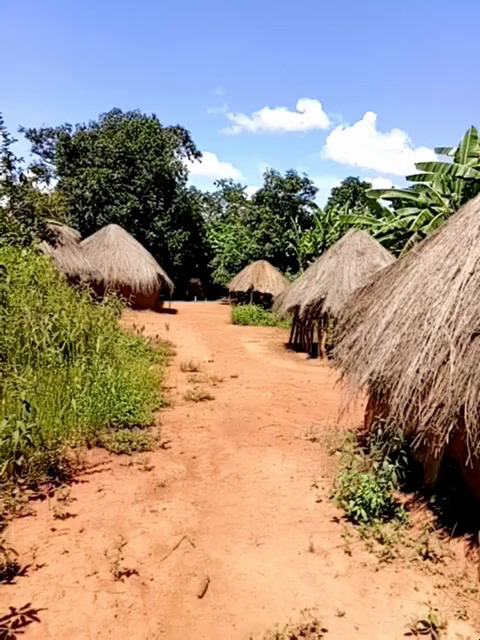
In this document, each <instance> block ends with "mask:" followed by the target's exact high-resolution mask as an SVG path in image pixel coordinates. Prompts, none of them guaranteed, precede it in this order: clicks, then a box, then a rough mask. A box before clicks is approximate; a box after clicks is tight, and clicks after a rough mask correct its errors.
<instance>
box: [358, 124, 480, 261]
mask: <svg viewBox="0 0 480 640" xmlns="http://www.w3.org/2000/svg"><path fill="white" fill-rule="evenodd" d="M435 153H437V154H438V155H443V156H445V157H446V158H447V160H446V161H444V162H443V161H440V160H438V161H433V162H419V163H417V164H416V165H415V166H416V168H417V169H418V171H419V173H415V174H413V175H409V176H407V177H406V179H407V180H408V181H409V182H410V183H412V184H411V185H410V186H409V187H407V188H404V189H370V190H369V191H367V195H368V197H369V198H373V199H375V200H377V201H378V200H380V201H387V202H389V203H390V205H389V206H388V207H384V208H383V211H382V213H381V215H380V216H375V215H372V214H371V213H370V212H366V213H365V214H361V215H349V216H347V217H346V220H347V221H348V222H349V223H350V224H353V225H354V226H360V227H362V228H364V229H366V230H368V231H369V232H370V233H372V235H374V236H375V237H377V239H379V240H380V241H381V242H382V243H383V244H384V245H385V246H387V247H388V248H390V249H391V250H392V251H394V252H395V253H404V252H406V251H408V250H409V249H410V248H411V247H412V246H413V245H414V244H416V243H417V242H419V241H420V240H422V239H423V238H425V237H427V236H428V235H430V233H432V232H433V231H435V230H436V229H438V228H439V227H440V226H441V225H442V224H443V223H444V222H445V221H446V220H447V219H448V218H449V217H450V216H451V215H452V214H453V213H455V211H457V209H458V208H459V207H460V206H461V205H462V204H464V203H465V202H467V201H468V200H470V198H472V197H473V196H475V195H477V194H478V193H480V141H479V137H478V131H477V129H476V128H475V127H471V128H470V129H469V130H468V131H467V132H466V133H465V135H464V136H463V138H462V140H461V142H460V144H459V145H458V147H437V148H436V149H435Z"/></svg>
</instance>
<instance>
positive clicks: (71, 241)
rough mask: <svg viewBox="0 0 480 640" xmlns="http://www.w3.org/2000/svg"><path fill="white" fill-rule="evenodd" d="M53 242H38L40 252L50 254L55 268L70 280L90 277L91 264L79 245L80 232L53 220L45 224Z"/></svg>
mask: <svg viewBox="0 0 480 640" xmlns="http://www.w3.org/2000/svg"><path fill="white" fill-rule="evenodd" d="M47 227H48V230H49V231H50V232H51V233H52V235H53V236H54V240H55V243H54V244H52V243H50V242H46V241H43V242H41V243H40V244H39V249H40V251H41V252H42V253H44V254H45V255H47V256H50V257H51V258H52V259H53V261H54V262H55V264H56V266H57V268H58V269H59V270H60V271H61V272H62V273H63V274H64V275H65V276H66V277H67V278H68V279H69V280H70V281H81V280H87V279H89V278H90V277H91V274H92V266H91V265H90V263H89V262H88V260H87V259H86V257H85V256H84V254H83V251H82V249H81V247H80V239H81V236H80V233H79V232H78V231H77V230H76V229H72V228H71V227H68V226H67V225H65V224H61V223H60V222H54V221H53V220H52V221H50V222H49V223H48V224H47Z"/></svg>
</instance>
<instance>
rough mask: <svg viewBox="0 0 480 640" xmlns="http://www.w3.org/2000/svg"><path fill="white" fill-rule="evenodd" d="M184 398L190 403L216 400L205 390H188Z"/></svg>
mask: <svg viewBox="0 0 480 640" xmlns="http://www.w3.org/2000/svg"><path fill="white" fill-rule="evenodd" d="M183 398H184V400H187V401H188V402H205V401H206V400H214V399H215V396H212V394H211V393H209V392H208V391H205V389H187V390H186V391H185V393H184V394H183Z"/></svg>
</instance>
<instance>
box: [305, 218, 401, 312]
mask: <svg viewBox="0 0 480 640" xmlns="http://www.w3.org/2000/svg"><path fill="white" fill-rule="evenodd" d="M317 262H318V264H317V266H316V269H315V270H314V271H313V273H312V275H311V278H310V281H309V288H308V290H306V291H305V296H304V298H303V299H302V300H301V304H300V317H306V318H315V317H318V316H319V315H320V314H321V313H328V314H329V315H332V316H333V317H336V316H337V315H338V314H339V312H340V310H341V309H342V307H343V305H344V304H345V302H346V301H347V299H348V297H349V296H350V295H351V294H352V293H353V292H354V291H355V289H358V287H360V286H362V285H364V284H365V283H366V282H367V281H368V280H369V279H370V278H371V277H372V276H373V275H374V274H376V273H377V272H378V271H380V270H381V269H384V268H385V267H387V266H388V265H389V264H392V263H393V262H395V258H394V257H393V256H392V254H391V253H389V252H388V251H387V250H386V249H385V248H384V247H382V245H381V244H380V243H379V242H377V241H376V240H374V238H372V237H371V236H370V235H369V234H368V233H367V232H366V231H360V230H358V229H354V230H351V231H348V232H347V233H346V234H345V235H344V236H343V237H342V238H341V239H340V240H339V241H338V242H336V243H335V244H334V245H333V246H332V247H330V249H328V251H326V252H325V253H324V254H323V255H321V256H320V258H319V259H318V261H317Z"/></svg>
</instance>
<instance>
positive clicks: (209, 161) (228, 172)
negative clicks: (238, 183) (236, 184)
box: [186, 151, 243, 180]
mask: <svg viewBox="0 0 480 640" xmlns="http://www.w3.org/2000/svg"><path fill="white" fill-rule="evenodd" d="M186 165H187V169H188V171H189V173H190V175H192V176H203V177H205V178H213V179H221V178H227V179H228V178H231V179H232V180H243V175H242V172H241V171H240V170H239V169H237V168H236V167H234V166H233V164H230V162H222V161H220V160H219V159H218V158H217V156H216V154H215V153H211V152H210V151H203V152H202V158H201V159H200V160H187V162H186Z"/></svg>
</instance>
